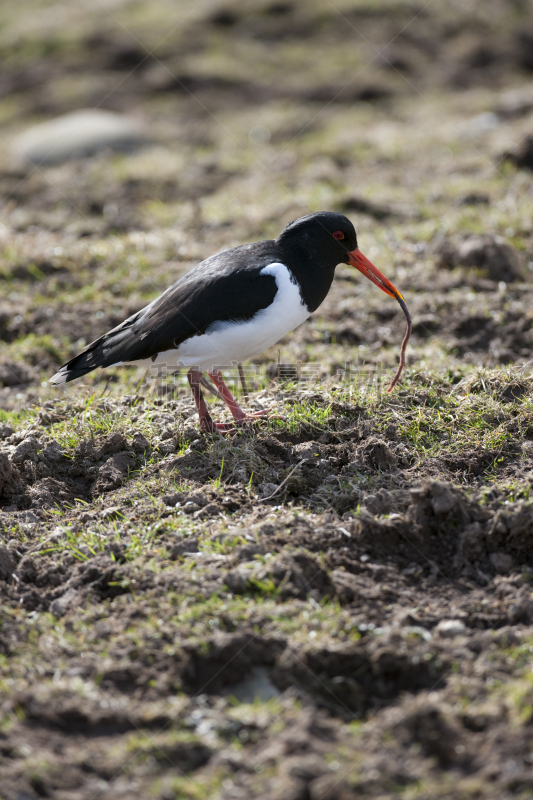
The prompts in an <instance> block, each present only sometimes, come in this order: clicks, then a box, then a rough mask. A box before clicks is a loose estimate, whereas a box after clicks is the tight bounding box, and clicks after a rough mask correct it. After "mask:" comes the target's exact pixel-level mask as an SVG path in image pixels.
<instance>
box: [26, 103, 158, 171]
mask: <svg viewBox="0 0 533 800" xmlns="http://www.w3.org/2000/svg"><path fill="white" fill-rule="evenodd" d="M145 142H146V137H145V135H144V132H143V129H142V125H141V124H140V123H139V122H138V121H137V120H136V119H133V118H132V117H128V116H126V115H125V114H116V113H114V112H111V111H102V110H101V109H94V108H84V109H81V110H79V111H73V112H71V113H69V114H63V115H62V116H60V117H56V118H55V119H51V120H48V121H47V122H42V123H40V124H39V125H35V126H33V127H32V128H29V129H28V130H26V131H24V133H21V134H20V135H19V136H17V138H16V139H15V140H14V142H13V147H14V149H15V151H16V152H17V153H18V154H20V155H21V156H22V157H23V158H24V159H26V160H27V161H29V162H30V163H32V164H60V163H62V162H64V161H67V160H68V159H71V158H82V157H87V156H92V155H94V154H95V153H98V152H99V151H101V150H105V149H111V150H118V151H129V150H133V149H134V148H136V147H139V146H140V145H141V144H143V143H145Z"/></svg>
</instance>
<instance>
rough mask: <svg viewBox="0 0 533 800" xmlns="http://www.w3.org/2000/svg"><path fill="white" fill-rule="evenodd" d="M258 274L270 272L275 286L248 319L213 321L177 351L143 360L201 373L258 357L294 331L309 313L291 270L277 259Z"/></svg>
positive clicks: (166, 352)
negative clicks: (271, 296)
mask: <svg viewBox="0 0 533 800" xmlns="http://www.w3.org/2000/svg"><path fill="white" fill-rule="evenodd" d="M261 274H262V275H273V276H274V278H275V280H276V285H277V287H278V291H277V292H276V296H275V297H274V302H273V303H272V304H271V305H270V306H268V307H267V308H263V309H261V311H258V312H257V314H256V315H255V316H254V317H252V319H250V320H248V321H247V322H214V323H213V324H212V325H210V326H209V328H208V329H207V330H206V332H205V333H204V334H202V335H201V336H193V337H192V338H190V339H187V341H185V342H183V344H181V345H180V346H179V348H177V349H176V350H167V351H165V352H163V353H159V354H158V356H157V358H156V359H155V360H154V361H152V360H151V359H147V360H146V362H144V361H143V363H146V366H152V365H156V364H159V365H162V364H167V365H168V367H172V366H176V367H198V368H199V369H200V370H201V371H202V372H210V371H212V369H213V367H222V366H229V365H231V364H232V362H234V361H247V360H248V359H249V358H253V357H254V356H258V355H260V353H262V352H263V351H264V350H266V349H267V348H269V347H271V346H272V345H273V344H275V343H276V342H277V341H278V340H279V339H281V338H282V337H283V336H285V334H287V333H289V332H290V331H292V330H294V328H296V327H297V326H298V325H300V323H302V322H304V320H306V319H307V318H308V317H309V316H310V314H311V312H310V311H309V310H308V308H307V306H306V305H305V304H304V302H303V301H302V298H301V295H300V290H299V288H298V285H297V284H296V283H294V282H293V281H292V280H291V273H290V272H289V270H288V269H287V267H286V266H285V264H281V263H279V262H276V263H273V264H269V265H268V267H265V268H264V269H263V270H261ZM135 363H140V362H135Z"/></svg>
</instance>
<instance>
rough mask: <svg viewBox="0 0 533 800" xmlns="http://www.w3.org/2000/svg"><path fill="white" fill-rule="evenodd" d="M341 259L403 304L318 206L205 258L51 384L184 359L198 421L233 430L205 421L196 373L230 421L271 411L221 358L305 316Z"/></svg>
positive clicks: (338, 219)
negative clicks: (234, 386)
mask: <svg viewBox="0 0 533 800" xmlns="http://www.w3.org/2000/svg"><path fill="white" fill-rule="evenodd" d="M341 263H343V264H351V265H352V266H353V267H355V268H356V269H358V270H359V271H360V272H362V273H363V275H365V276H366V277H367V278H369V279H370V280H371V281H372V282H373V283H375V284H376V285H377V286H379V288H380V289H382V290H383V291H384V292H385V293H386V294H388V295H390V296H391V297H395V298H396V299H397V300H398V302H400V304H401V305H402V308H404V311H405V312H406V309H405V303H404V302H403V298H402V296H401V294H400V293H399V292H398V290H397V289H396V288H395V287H394V286H393V285H392V283H391V282H390V281H389V280H388V279H387V278H386V277H385V276H384V275H382V274H381V272H379V270H378V269H376V267H375V266H374V265H373V264H372V263H371V262H370V261H369V260H368V259H367V258H366V257H365V256H364V255H363V254H362V253H361V251H360V250H359V249H358V247H357V236H356V233H355V229H354V227H353V225H352V223H351V222H350V220H349V219H347V218H346V217H345V216H343V215H342V214H336V213H333V212H326V211H321V212H319V213H316V214H308V215H307V216H305V217H301V218H300V219H297V220H295V221H294V222H291V223H289V225H287V227H286V228H284V230H283V231H282V232H281V233H280V235H279V236H278V238H277V239H275V240H274V241H262V242H254V243H253V244H245V245H241V246H240V247H233V248H232V249H230V250H224V251H223V252H221V253H217V254H216V255H214V256H211V257H210V258H207V259H206V260H205V261H202V262H201V263H200V264H198V265H197V266H196V267H194V268H193V269H191V270H190V272H188V273H187V274H186V275H184V276H183V277H182V278H180V279H179V280H178V281H177V282H176V283H175V284H174V285H173V286H171V287H170V288H169V289H167V290H166V291H165V292H163V294H162V295H160V296H159V297H158V298H157V299H156V300H154V301H153V302H151V303H150V304H149V305H147V306H146V307H145V308H143V309H142V310H141V311H139V312H137V313H136V314H134V315H133V316H131V317H129V318H128V319H126V320H125V321H124V322H122V323H121V324H120V325H118V326H117V327H116V328H113V330H111V331H109V333H106V334H104V336H101V337H100V338H99V339H96V340H95V341H94V342H92V343H91V344H90V345H88V347H86V348H85V350H83V351H82V352H81V353H80V354H79V355H77V356H75V357H74V358H72V359H71V360H70V361H68V362H67V363H66V364H65V365H64V366H62V367H61V369H60V370H59V371H58V372H57V373H56V374H55V375H54V376H53V377H52V378H51V381H50V382H51V383H52V384H54V385H55V386H58V385H60V384H63V383H67V382H68V381H72V380H75V379H76V378H80V377H81V376H82V375H85V374H86V373H88V372H91V371H92V370H93V369H96V368H97V367H116V366H119V365H121V364H139V365H142V366H144V367H150V366H152V365H163V364H165V365H167V368H170V370H172V369H174V371H177V370H178V369H179V368H182V367H186V368H188V373H187V378H188V380H189V384H190V386H191V389H192V393H193V396H194V400H195V402H196V407H197V409H198V415H199V417H200V428H202V429H203V430H205V431H209V432H215V431H222V432H226V431H228V430H231V429H232V428H233V425H231V424H227V423H219V422H214V421H213V420H212V419H211V417H210V415H209V412H208V409H207V404H206V402H205V400H204V398H203V395H202V391H201V388H200V385H201V383H202V381H205V379H204V378H203V375H202V373H203V372H207V373H208V375H209V377H210V378H211V380H212V381H213V383H214V384H215V386H216V388H217V389H218V391H219V393H220V395H221V396H222V398H223V399H224V401H225V403H226V405H227V406H228V408H229V410H230V412H231V414H232V416H233V420H234V424H237V425H238V424H240V423H242V422H243V421H244V420H246V419H251V418H253V417H256V416H259V415H260V414H261V413H268V412H259V414H251V415H247V414H245V412H244V411H243V410H242V409H241V408H240V407H239V406H238V404H237V403H236V401H235V399H234V398H233V396H232V395H231V393H230V391H229V389H228V387H227V386H226V384H225V383H224V381H223V379H222V373H221V370H220V366H221V365H227V364H232V363H234V362H242V361H246V360H247V359H249V358H253V357H254V356H258V355H259V354H260V353H262V352H263V351H264V350H266V349H267V348H268V347H270V346H271V345H273V344H275V343H276V342H277V341H278V340H279V339H281V338H282V337H283V336H285V334H287V333H289V332H290V331H292V330H293V329H294V328H296V327H297V326H298V325H300V323H302V322H303V321H304V320H306V319H307V318H308V317H309V315H310V314H312V313H313V311H316V309H317V308H318V307H319V305H320V304H321V303H322V301H323V300H324V298H325V297H326V295H327V293H328V291H329V289H330V286H331V283H332V281H333V276H334V274H335V267H336V266H337V265H338V264H341ZM408 332H409V330H408ZM406 338H407V337H406ZM404 344H406V341H404ZM404 349H405V348H403V349H402V356H403V351H404ZM217 365H218V366H217ZM402 366H403V363H402V364H401V365H400V368H399V370H398V373H397V375H396V378H395V379H394V381H393V384H394V383H395V382H396V380H397V378H398V377H399V372H400V371H401V367H402ZM393 384H392V385H393Z"/></svg>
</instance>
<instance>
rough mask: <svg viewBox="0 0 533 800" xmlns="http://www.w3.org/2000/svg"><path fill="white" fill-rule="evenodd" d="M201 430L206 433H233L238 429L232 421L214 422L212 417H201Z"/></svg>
mask: <svg viewBox="0 0 533 800" xmlns="http://www.w3.org/2000/svg"><path fill="white" fill-rule="evenodd" d="M200 430H202V431H205V432H206V433H222V434H225V433H231V432H232V431H234V430H236V428H235V425H234V424H233V423H232V422H214V420H212V419H211V417H203V418H200Z"/></svg>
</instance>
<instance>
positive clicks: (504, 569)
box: [489, 553, 513, 575]
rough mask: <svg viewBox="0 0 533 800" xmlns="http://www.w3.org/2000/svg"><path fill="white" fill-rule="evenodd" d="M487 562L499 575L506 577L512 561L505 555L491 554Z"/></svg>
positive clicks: (511, 566)
mask: <svg viewBox="0 0 533 800" xmlns="http://www.w3.org/2000/svg"><path fill="white" fill-rule="evenodd" d="M489 560H490V563H491V564H492V566H493V567H494V569H495V570H496V572H499V573H500V575H507V574H508V573H509V572H510V571H511V570H512V568H513V559H512V558H511V556H510V555H508V554H507V553H491V554H490V556H489Z"/></svg>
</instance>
